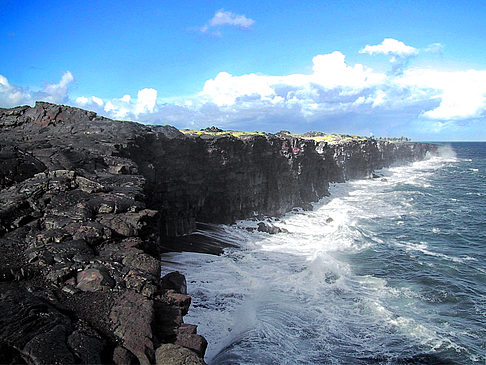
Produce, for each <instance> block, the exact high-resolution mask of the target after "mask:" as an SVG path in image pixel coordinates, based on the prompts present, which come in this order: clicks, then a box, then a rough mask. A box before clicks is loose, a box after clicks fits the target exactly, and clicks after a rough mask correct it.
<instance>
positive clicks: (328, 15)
mask: <svg viewBox="0 0 486 365" xmlns="http://www.w3.org/2000/svg"><path fill="white" fill-rule="evenodd" d="M484 19H486V3H485V2H483V1H461V2H458V1H445V0H444V1H431V0H429V1H359V2H358V1H305V2H303V1H278V2H276V1H275V2H270V1H265V2H264V1H252V0H247V1H186V2H180V1H136V2H134V1H117V2H115V1H62V2H59V1H20V0H19V1H6V0H0V107H11V106H15V105H20V104H33V103H34V102H35V101H36V100H46V101H51V102H56V103H63V104H69V105H73V106H79V107H83V108H86V109H90V110H94V111H96V112H98V113H99V114H102V115H106V116H108V117H112V118H115V119H124V120H134V121H140V122H147V123H163V124H165V123H168V124H172V125H175V126H177V127H179V128H185V127H189V128H201V127H205V126H208V125H217V126H219V127H222V128H228V129H241V130H249V131H253V130H265V131H270V132H276V131H278V130H281V129H288V130H291V131H293V132H305V131H309V130H320V131H324V132H329V133H333V132H337V133H349V134H359V135H370V134H374V135H376V136H401V135H405V136H409V137H412V138H413V139H415V140H486V128H485V126H484V125H485V121H486V47H485V44H486V43H485V39H486V22H485V21H484Z"/></svg>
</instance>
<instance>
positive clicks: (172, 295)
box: [165, 289, 191, 316]
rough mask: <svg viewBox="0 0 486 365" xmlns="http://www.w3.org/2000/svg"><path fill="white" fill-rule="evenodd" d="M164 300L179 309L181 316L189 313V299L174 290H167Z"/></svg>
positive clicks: (187, 296)
mask: <svg viewBox="0 0 486 365" xmlns="http://www.w3.org/2000/svg"><path fill="white" fill-rule="evenodd" d="M165 298H166V299H167V303H168V304H170V305H171V306H175V307H179V308H180V309H181V311H182V315H183V316H185V315H186V314H187V312H188V311H189V306H190V305H191V297H190V296H189V295H185V294H180V293H177V292H176V291H175V290H171V289H169V290H167V291H166V293H165Z"/></svg>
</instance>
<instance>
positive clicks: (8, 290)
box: [0, 283, 74, 364]
mask: <svg viewBox="0 0 486 365" xmlns="http://www.w3.org/2000/svg"><path fill="white" fill-rule="evenodd" d="M70 332H71V320H70V319H69V318H68V317H67V316H65V315H64V314H61V313H60V312H59V311H58V310H57V309H55V308H54V307H53V306H51V305H49V304H48V303H46V302H45V301H44V300H41V299H39V298H37V297H35V296H34V295H32V294H30V293H28V292H27V291H25V290H23V289H20V288H18V287H15V286H12V285H10V284H7V283H0V342H1V343H2V344H3V345H4V346H8V347H11V348H14V349H15V350H17V351H18V352H20V354H21V355H22V357H23V358H24V359H26V360H27V361H28V362H29V363H34V364H73V363H74V356H73V354H72V353H71V351H70V350H69V348H68V347H67V345H66V342H67V341H66V340H67V336H68V334H69V333H70Z"/></svg>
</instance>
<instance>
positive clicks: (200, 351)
mask: <svg viewBox="0 0 486 365" xmlns="http://www.w3.org/2000/svg"><path fill="white" fill-rule="evenodd" d="M175 343H176V344H178V345H181V346H184V347H186V348H188V349H190V350H192V351H194V352H195V353H196V354H197V355H198V356H199V357H204V353H205V352H206V348H207V347H208V342H207V341H206V339H205V338H204V337H202V336H200V335H198V334H194V333H185V332H184V331H178V333H177V339H176V342H175Z"/></svg>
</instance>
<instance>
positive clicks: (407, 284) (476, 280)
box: [163, 145, 486, 364]
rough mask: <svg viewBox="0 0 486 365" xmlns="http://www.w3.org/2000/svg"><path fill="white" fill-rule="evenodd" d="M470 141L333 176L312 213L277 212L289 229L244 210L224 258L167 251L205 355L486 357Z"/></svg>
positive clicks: (227, 360)
mask: <svg viewBox="0 0 486 365" xmlns="http://www.w3.org/2000/svg"><path fill="white" fill-rule="evenodd" d="M465 147H468V146H462V145H459V146H457V145H453V146H452V147H451V146H444V147H441V149H440V150H441V155H440V156H437V157H431V158H429V159H428V160H425V161H420V162H416V163H414V164H412V165H409V166H402V167H392V168H390V169H385V170H382V171H379V172H377V173H378V174H379V175H380V176H381V177H382V178H377V179H369V180H356V181H351V182H348V183H345V184H335V185H333V186H332V187H331V189H330V192H331V195H330V196H329V197H326V198H324V199H322V200H321V201H320V202H318V203H316V204H315V206H314V211H311V212H304V211H301V210H297V211H294V212H292V213H289V214H287V215H286V216H285V217H283V218H282V219H281V220H279V221H275V220H274V221H272V224H274V225H277V226H281V227H282V228H285V229H287V230H288V231H289V233H287V234H284V233H281V234H277V235H268V234H266V233H261V232H256V231H254V232H249V231H248V230H247V228H248V227H251V226H255V222H254V221H244V222H243V221H242V222H238V223H237V224H236V225H234V226H223V227H222V229H224V231H225V236H226V239H227V240H228V241H230V243H232V244H235V245H237V246H238V247H235V248H228V249H226V250H225V253H224V254H223V255H222V256H219V257H216V256H208V255H201V254H194V253H178V254H170V255H168V256H167V257H166V258H165V259H166V260H168V261H170V262H166V263H164V265H163V267H164V270H168V271H170V270H173V269H177V270H180V271H184V272H185V274H186V276H187V278H188V281H189V290H190V294H191V295H192V297H193V309H192V310H191V311H190V314H189V316H188V317H189V320H190V321H191V322H195V323H198V324H199V329H200V332H201V333H202V334H204V335H205V336H206V337H207V339H208V341H209V344H210V345H209V348H208V352H207V356H206V360H207V361H208V362H209V363H211V364H233V363H239V364H253V363H259V364H267V363H268V364H270V363H282V364H295V363H301V364H315V363H355V364H360V363H362V364H366V363H369V362H370V361H372V362H377V363H403V362H407V363H424V362H429V363H431V362H432V363H433V362H441V361H442V362H447V361H452V362H458V363H474V362H476V361H479V362H484V361H485V360H486V355H485V354H486V350H485V347H484V346H485V345H484V342H482V340H481V338H484V337H485V336H486V331H485V328H486V327H485V318H486V309H485V308H486V299H485V298H486V295H485V291H484V284H485V283H486V276H485V272H486V271H485V270H486V265H485V262H486V260H485V257H484V252H485V248H486V247H485V245H486V240H485V237H484V219H485V218H484V217H485V211H484V207H482V205H481V204H479V202H478V201H477V200H474V198H471V195H468V194H469V193H470V192H471V190H472V191H474V192H477V193H479V194H484V192H486V187H485V183H484V180H483V181H481V180H477V178H478V176H477V175H478V173H479V174H480V173H481V172H482V173H484V172H485V167H486V163H485V156H484V150H481V149H479V151H478V149H477V146H476V149H474V146H473V147H471V146H469V148H472V151H468V150H466V151H464V149H465ZM461 148H462V149H461ZM455 151H458V155H460V156H459V157H457V156H456V155H455V153H456V152H455ZM481 151H482V153H483V154H481ZM471 168H473V169H478V172H475V171H471V170H469V169H471ZM465 171H469V172H470V173H468V174H466V175H464V173H465ZM474 173H475V174H474ZM456 180H458V181H456ZM471 186H474V188H472V189H471ZM451 199H455V201H453V200H451ZM473 217H474V218H475V219H471V218H473ZM329 218H332V219H331V220H330V219H329ZM479 227H483V230H482V231H481V230H479V231H478V228H479Z"/></svg>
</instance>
